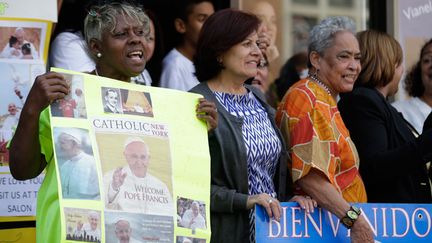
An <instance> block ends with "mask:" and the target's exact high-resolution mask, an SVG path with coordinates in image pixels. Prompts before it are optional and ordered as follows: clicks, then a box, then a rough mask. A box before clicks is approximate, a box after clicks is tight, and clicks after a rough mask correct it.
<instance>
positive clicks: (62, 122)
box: [50, 69, 210, 243]
mask: <svg viewBox="0 0 432 243" xmlns="http://www.w3.org/2000/svg"><path fill="white" fill-rule="evenodd" d="M53 71H56V72H60V73H64V75H65V77H66V80H68V82H70V87H71V92H70V94H69V95H68V96H66V97H65V98H64V99H62V100H58V101H56V102H54V103H52V104H51V106H50V112H51V118H50V119H51V128H52V137H53V146H54V154H55V155H54V157H55V158H54V159H55V161H56V171H57V180H58V182H59V183H58V191H59V198H60V211H61V212H60V213H61V223H62V227H61V230H62V234H61V238H62V242H74V241H77V242H107V243H110V242H112V243H115V242H119V241H121V240H125V239H129V242H188V240H189V241H190V242H192V241H193V242H208V241H209V239H210V225H209V222H210V221H209V217H210V214H209V212H210V211H209V210H210V209H209V198H210V157H209V151H208V140H207V127H206V124H205V123H204V122H202V121H200V120H198V119H197V118H196V111H195V109H196V105H197V103H198V98H199V97H200V96H199V95H197V94H191V93H186V92H181V91H176V90H169V89H162V88H154V87H148V86H141V85H135V84H129V83H125V82H119V81H115V80H112V79H107V78H103V77H98V76H94V75H88V74H82V73H76V72H71V71H66V70H62V69H53Z"/></svg>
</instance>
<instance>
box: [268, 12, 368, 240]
mask: <svg viewBox="0 0 432 243" xmlns="http://www.w3.org/2000/svg"><path fill="white" fill-rule="evenodd" d="M308 56H309V76H308V77H307V78H305V79H302V80H300V81H298V82H297V83H295V84H294V85H293V86H292V87H291V88H290V89H289V90H288V92H287V93H286V94H285V96H284V98H283V100H282V102H281V104H280V106H279V108H278V112H277V115H276V121H277V123H278V125H279V127H280V128H281V130H282V133H283V134H284V136H285V137H286V139H287V141H289V143H288V144H289V150H290V153H291V159H292V163H290V164H289V167H290V168H291V174H292V178H293V182H294V183H295V184H296V185H297V188H298V189H299V191H298V192H297V193H298V194H307V195H309V196H311V197H312V198H313V199H315V200H316V201H317V202H318V204H319V205H320V206H321V207H323V208H325V209H327V210H329V211H330V212H332V213H333V214H335V215H336V216H337V217H338V218H340V221H341V224H343V225H344V226H346V227H347V228H349V229H351V241H352V242H373V232H372V230H371V228H370V226H369V224H368V223H367V221H366V220H365V218H364V217H363V216H362V215H361V211H360V210H359V208H357V207H356V206H354V205H352V206H351V205H350V203H362V202H366V201H367V197H366V190H365V187H364V184H363V181H362V179H361V177H360V174H359V157H358V154H357V150H356V148H355V145H354V143H353V142H352V140H351V138H350V135H349V132H348V130H347V128H346V127H345V125H344V123H343V120H342V118H341V116H340V114H339V111H338V108H337V103H336V101H337V97H338V95H339V93H343V92H349V91H351V90H352V89H353V86H354V82H355V81H356V79H357V76H358V75H359V73H360V71H361V66H360V49H359V43H358V41H357V39H356V37H355V28H354V22H353V21H352V20H351V19H349V18H348V17H329V18H327V19H324V20H323V21H321V23H319V24H318V25H316V26H315V27H313V29H312V31H311V33H310V38H309V53H308Z"/></svg>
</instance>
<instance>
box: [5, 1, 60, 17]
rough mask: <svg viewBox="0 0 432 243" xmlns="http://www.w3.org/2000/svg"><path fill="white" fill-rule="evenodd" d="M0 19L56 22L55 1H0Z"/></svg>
mask: <svg viewBox="0 0 432 243" xmlns="http://www.w3.org/2000/svg"><path fill="white" fill-rule="evenodd" d="M0 17H9V18H25V19H40V20H48V21H52V22H57V0H31V1H29V0H0Z"/></svg>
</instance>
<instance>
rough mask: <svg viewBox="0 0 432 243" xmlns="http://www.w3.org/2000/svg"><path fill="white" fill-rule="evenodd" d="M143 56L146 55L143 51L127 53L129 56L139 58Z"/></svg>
mask: <svg viewBox="0 0 432 243" xmlns="http://www.w3.org/2000/svg"><path fill="white" fill-rule="evenodd" d="M143 56H144V53H143V52H142V51H132V52H129V53H128V55H127V57H129V58H139V59H141V58H143Z"/></svg>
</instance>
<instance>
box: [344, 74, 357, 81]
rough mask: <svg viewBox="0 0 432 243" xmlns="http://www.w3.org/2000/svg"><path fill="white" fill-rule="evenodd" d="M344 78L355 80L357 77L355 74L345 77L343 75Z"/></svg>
mask: <svg viewBox="0 0 432 243" xmlns="http://www.w3.org/2000/svg"><path fill="white" fill-rule="evenodd" d="M342 78H344V79H352V80H355V79H356V75H355V74H345V75H342Z"/></svg>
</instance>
